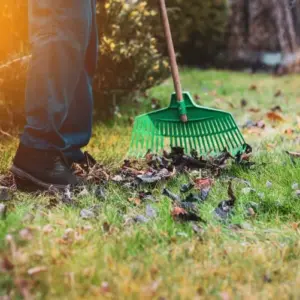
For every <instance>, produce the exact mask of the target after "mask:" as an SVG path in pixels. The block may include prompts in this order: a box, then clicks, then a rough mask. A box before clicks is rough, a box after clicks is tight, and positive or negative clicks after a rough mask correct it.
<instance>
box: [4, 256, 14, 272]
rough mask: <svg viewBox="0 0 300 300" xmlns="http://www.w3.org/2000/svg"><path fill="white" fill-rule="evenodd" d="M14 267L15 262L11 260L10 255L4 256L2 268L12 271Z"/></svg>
mask: <svg viewBox="0 0 300 300" xmlns="http://www.w3.org/2000/svg"><path fill="white" fill-rule="evenodd" d="M13 268H14V265H13V263H12V262H11V261H10V260H9V258H8V257H6V256H4V257H3V259H2V261H1V270H3V271H11V270H13Z"/></svg>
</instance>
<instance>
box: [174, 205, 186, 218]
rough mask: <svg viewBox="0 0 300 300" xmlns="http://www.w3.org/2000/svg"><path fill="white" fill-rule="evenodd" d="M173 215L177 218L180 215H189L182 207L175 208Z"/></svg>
mask: <svg viewBox="0 0 300 300" xmlns="http://www.w3.org/2000/svg"><path fill="white" fill-rule="evenodd" d="M171 215H172V216H173V217H177V216H180V215H187V211H186V210H185V209H184V208H182V207H178V206H175V207H174V208H173V210H172V212H171Z"/></svg>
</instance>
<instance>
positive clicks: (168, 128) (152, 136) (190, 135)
mask: <svg viewBox="0 0 300 300" xmlns="http://www.w3.org/2000/svg"><path fill="white" fill-rule="evenodd" d="M183 98H184V102H185V106H186V113H187V116H188V122H186V123H184V122H182V121H181V120H180V119H179V117H178V107H177V104H176V103H177V102H176V95H175V94H173V96H172V100H171V105H170V106H169V108H166V109H161V110H158V111H155V112H152V113H148V114H145V115H141V116H139V117H137V118H136V119H135V123H134V129H133V133H132V140H131V145H130V151H129V156H134V157H142V156H144V155H145V153H146V152H147V151H148V150H151V151H153V152H156V153H159V152H161V151H162V150H169V149H170V148H171V147H174V146H179V147H182V148H184V150H185V153H190V152H191V150H196V151H198V152H199V154H201V155H205V154H210V155H214V154H218V153H220V152H222V151H224V149H226V150H227V151H229V152H231V153H232V154H233V155H235V154H236V153H238V152H244V151H245V147H246V143H245V140H244V138H243V136H242V134H241V132H240V130H239V128H238V126H237V125H236V123H235V121H234V119H233V117H232V115H231V114H230V113H227V112H224V111H221V110H215V109H210V108H205V107H201V106H198V105H196V104H195V103H194V101H193V100H192V98H191V96H190V94H189V93H183Z"/></svg>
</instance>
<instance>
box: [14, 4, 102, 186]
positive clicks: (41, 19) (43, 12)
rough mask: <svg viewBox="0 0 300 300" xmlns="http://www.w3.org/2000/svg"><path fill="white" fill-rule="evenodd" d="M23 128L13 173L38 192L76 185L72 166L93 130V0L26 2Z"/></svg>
mask: <svg viewBox="0 0 300 300" xmlns="http://www.w3.org/2000/svg"><path fill="white" fill-rule="evenodd" d="M28 10H29V32H30V41H31V45H32V58H31V63H30V67H29V70H28V75H27V76H28V77H27V87H26V104H25V112H26V126H25V128H24V132H23V134H22V136H21V138H20V144H19V147H18V150H17V152H16V155H15V158H14V160H13V165H12V168H11V171H12V173H13V174H14V175H15V176H16V177H17V178H20V179H22V180H28V181H30V182H31V183H34V184H35V185H37V186H39V187H42V188H49V187H50V186H54V187H57V188H64V187H66V186H68V185H76V184H77V183H78V180H77V178H76V176H75V175H73V173H72V170H71V164H72V163H73V162H80V161H82V160H83V159H84V154H83V152H82V151H81V148H82V147H83V146H85V145H87V144H88V142H89V140H90V138H91V132H92V111H93V94H92V78H93V75H94V73H95V69H96V65H97V52H98V51H97V50H98V39H97V26H96V0H84V1H82V0H55V1H53V0H29V3H28Z"/></svg>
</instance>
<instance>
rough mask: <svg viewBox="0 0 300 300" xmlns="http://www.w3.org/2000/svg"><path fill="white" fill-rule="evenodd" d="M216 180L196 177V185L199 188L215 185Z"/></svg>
mask: <svg viewBox="0 0 300 300" xmlns="http://www.w3.org/2000/svg"><path fill="white" fill-rule="evenodd" d="M213 183H214V181H213V179H211V178H197V179H195V186H196V188H198V189H205V188H209V187H211V186H212V185H213Z"/></svg>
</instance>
